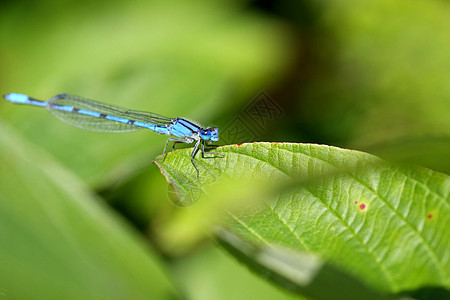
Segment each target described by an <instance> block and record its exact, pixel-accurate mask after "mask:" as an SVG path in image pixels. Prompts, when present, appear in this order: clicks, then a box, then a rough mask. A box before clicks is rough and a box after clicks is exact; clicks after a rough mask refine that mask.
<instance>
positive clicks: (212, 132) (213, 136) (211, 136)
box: [200, 127, 219, 142]
mask: <svg viewBox="0 0 450 300" xmlns="http://www.w3.org/2000/svg"><path fill="white" fill-rule="evenodd" d="M200 137H201V138H202V140H205V141H212V142H217V141H218V140H219V128H217V127H209V128H206V129H203V130H202V131H201V132H200Z"/></svg>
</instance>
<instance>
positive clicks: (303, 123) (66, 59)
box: [0, 0, 450, 299]
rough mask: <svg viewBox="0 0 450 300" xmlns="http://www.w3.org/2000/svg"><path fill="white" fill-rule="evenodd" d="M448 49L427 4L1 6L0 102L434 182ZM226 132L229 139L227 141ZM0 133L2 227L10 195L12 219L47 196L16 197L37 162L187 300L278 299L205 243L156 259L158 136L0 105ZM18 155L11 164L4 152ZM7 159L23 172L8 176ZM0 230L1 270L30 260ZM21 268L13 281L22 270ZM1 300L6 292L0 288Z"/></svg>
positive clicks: (449, 118) (446, 150)
mask: <svg viewBox="0 0 450 300" xmlns="http://www.w3.org/2000/svg"><path fill="white" fill-rule="evenodd" d="M449 36H450V9H449V6H448V2H447V1H443V0H439V1H438V0H431V1H430V0H427V1H425V0H421V1H415V2H414V4H411V3H409V2H399V1H387V0H377V1H356V0H347V1H344V0H341V1H332V2H323V1H315V0H297V1H294V0H289V1H238V0H234V1H206V0H193V1H184V2H182V1H174V0H168V1H49V0H47V1H39V2H34V1H3V2H1V4H0V93H2V94H5V93H9V92H19V93H25V94H29V95H30V96H33V97H35V98H38V99H48V98H50V97H51V96H53V95H55V94H59V93H63V92H64V93H71V94H76V95H80V96H83V97H86V98H91V99H95V100H98V101H102V102H106V103H110V104H116V105H120V106H124V107H127V108H131V109H137V110H146V111H152V112H156V113H159V114H163V115H166V116H169V117H177V116H180V117H186V118H190V119H192V120H196V121H198V122H200V123H201V124H204V125H205V126H218V127H219V128H220V129H221V130H222V131H221V134H222V135H223V137H224V139H222V141H221V142H219V144H222V145H223V144H228V143H238V142H250V141H287V142H306V143H323V144H328V145H335V146H340V147H345V148H349V149H358V150H363V151H366V152H369V153H372V154H376V155H380V156H382V157H384V158H386V159H391V160H399V161H406V162H414V163H416V164H419V165H423V166H427V167H430V168H432V169H434V170H437V171H441V172H445V173H447V174H448V173H450V155H449V154H450V72H449V70H450V55H449V53H450V39H449V38H448V37H449ZM261 92H265V94H261ZM261 95H265V96H264V97H268V98H264V99H266V100H267V99H268V101H269V103H271V104H272V105H273V106H274V107H276V108H277V111H278V112H279V114H277V115H266V116H268V117H267V118H264V124H263V126H258V125H261V124H256V123H255V122H252V120H251V119H249V118H248V116H249V114H248V110H247V109H248V108H249V107H250V108H255V103H256V104H258V103H262V102H261V101H262V100H261V99H263V98H261ZM252 105H253V106H252ZM261 113H262V114H263V115H264V113H267V111H264V109H263V110H262V111H261ZM260 116H261V115H260ZM236 117H238V119H236ZM236 120H238V121H236ZM253 121H254V120H253ZM235 125H239V126H241V127H242V128H243V129H244V130H243V133H242V134H240V135H236V136H234V137H233V132H232V130H233V128H234V127H233V126H235ZM0 128H3V129H2V130H1V131H0V132H2V135H1V136H0V149H3V152H0V153H2V155H3V156H2V160H1V162H2V165H0V178H1V179H3V180H4V182H3V184H2V185H1V190H0V202H1V203H3V204H0V205H2V206H1V208H2V209H1V210H0V213H1V214H2V215H8V214H10V210H8V209H6V208H5V207H8V205H6V204H4V203H6V202H11V201H12V199H14V197H16V198H17V199H21V200H23V203H22V204H21V205H22V206H21V209H23V210H24V211H25V212H27V213H28V214H33V213H34V209H32V207H33V205H31V204H32V202H33V201H35V199H36V198H37V199H41V200H42V199H46V197H55V196H54V195H53V196H52V195H49V193H48V191H46V190H45V189H39V190H40V191H41V193H40V194H39V193H37V192H36V193H31V194H32V195H31V196H29V197H28V196H25V195H21V194H20V193H17V192H16V191H17V189H20V188H21V187H22V186H23V185H33V184H36V183H35V181H36V180H35V179H34V178H33V177H30V176H28V175H26V174H27V173H28V171H27V170H28V169H32V168H37V169H39V170H41V171H40V172H44V173H45V172H50V173H51V172H53V170H54V169H55V168H54V167H49V164H50V165H52V166H53V163H55V164H57V165H58V167H57V169H58V170H59V169H63V170H64V171H63V172H67V173H70V176H68V177H67V178H72V179H70V180H69V179H68V180H69V182H65V183H64V185H65V186H70V184H71V180H77V181H80V182H79V183H77V184H80V185H82V186H84V188H86V190H87V193H89V194H90V195H91V196H87V197H85V199H83V200H78V201H81V202H83V201H84V202H83V203H89V202H90V201H92V199H97V200H98V201H99V202H105V203H107V204H108V205H103V204H102V206H101V210H104V211H105V212H106V213H105V214H102V216H101V217H99V218H98V219H96V220H97V221H95V222H99V223H103V222H109V220H110V219H113V220H116V221H114V222H118V224H120V225H119V227H120V228H122V227H125V228H128V229H127V230H128V231H126V232H127V233H124V234H125V235H129V234H131V235H133V234H135V233H136V232H135V231H136V230H135V229H138V230H140V232H141V233H142V234H140V235H137V237H136V239H137V240H139V241H137V242H136V245H137V246H136V247H137V248H139V249H141V248H140V247H146V249H147V248H151V249H152V250H148V249H147V250H146V251H149V253H150V252H151V253H152V254H151V256H152V260H154V261H157V262H158V263H159V264H161V265H163V267H161V268H162V269H163V270H164V271H162V273H167V274H169V275H167V276H168V278H170V280H169V279H167V278H166V279H167V281H171V282H172V284H173V282H175V285H176V286H177V287H176V288H175V290H177V291H178V292H179V291H182V292H181V294H183V295H186V296H187V297H188V298H192V299H229V298H230V295H231V296H233V297H232V298H233V299H238V296H239V297H242V298H243V299H244V297H245V299H248V296H250V297H253V298H255V299H256V298H258V299H263V298H262V297H266V298H273V297H279V298H280V297H287V298H289V297H290V295H285V294H283V293H282V292H281V291H279V290H278V289H277V288H275V287H272V286H271V285H266V284H265V283H264V282H263V281H262V280H261V279H258V278H254V277H253V276H252V275H251V274H250V273H249V272H248V271H247V270H246V269H245V268H244V267H242V266H239V265H237V263H234V262H233V261H232V259H231V258H229V257H228V256H227V255H225V254H224V253H223V252H221V251H220V250H217V249H216V246H214V245H211V244H207V245H202V246H201V247H198V249H195V250H192V252H190V253H189V254H186V255H185V256H182V257H171V256H170V254H169V253H165V252H164V250H161V249H159V248H158V244H157V241H155V238H154V236H155V235H157V234H158V230H160V228H159V222H160V220H161V219H164V218H165V216H166V215H169V214H170V211H171V210H173V209H174V206H173V204H172V203H171V202H170V200H169V198H168V196H167V190H168V187H167V183H166V182H165V180H164V178H163V176H162V175H161V174H160V173H159V170H158V169H157V167H156V166H155V165H154V164H152V160H153V159H154V158H155V157H156V156H157V155H159V154H161V152H162V149H163V146H164V143H165V140H166V137H164V136H160V135H157V134H152V133H149V132H146V131H138V132H132V133H128V134H107V133H95V132H86V131H83V130H79V129H77V128H74V127H71V126H69V125H66V124H64V123H62V122H60V121H59V120H57V119H55V118H53V116H51V115H50V114H49V113H47V112H46V111H44V110H42V109H38V108H34V107H25V106H16V105H12V104H10V103H7V102H6V101H2V102H0ZM227 130H228V132H227ZM225 137H226V138H225ZM24 147H25V148H26V149H24V150H23V153H21V152H20V151H18V152H14V153H12V152H11V149H12V148H14V149H21V148H24ZM27 151H28V152H27ZM36 153H42V155H43V156H45V157H46V158H45V160H44V159H41V157H42V156H41V155H36ZM12 156H14V157H17V161H21V160H22V158H23V159H25V158H27V159H25V162H26V163H24V164H23V165H21V167H20V168H19V167H17V168H16V165H14V164H12V163H11V162H12V161H15V160H14V159H11V157H12ZM30 157H34V159H29V158H30ZM48 161H51V162H52V163H48ZM16 171H17V174H16V175H17V176H18V178H23V177H24V176H25V177H26V178H25V179H23V182H22V185H19V184H17V182H16V181H11V183H6V179H7V178H10V173H9V172H16ZM37 174H39V173H37ZM36 176H37V177H39V175H36ZM52 178H54V180H50V181H51V182H55V181H56V182H57V181H58V180H57V177H54V176H53V177H52ZM37 182H39V181H37ZM41 184H44V183H41ZM63 190H64V192H65V193H66V194H70V193H71V190H70V189H69V188H67V187H64V188H63ZM90 197H93V198H90ZM71 198H75V197H71ZM27 201H28V202H27ZM67 201H75V200H74V199H72V200H70V199H69V200H67ZM93 201H95V200H93ZM27 203H28V204H27ZM76 205H80V204H79V203H76ZM83 205H88V206H89V204H83ZM111 208H112V209H111ZM87 211H90V209H89V208H88V209H87ZM18 214H19V213H18ZM20 214H21V213H20ZM118 216H122V217H118ZM124 219H125V220H124ZM117 220H118V221H117ZM3 223H4V225H2V226H4V229H3V231H2V232H4V234H5V235H0V243H1V244H2V246H0V247H2V248H0V255H1V256H0V258H2V259H3V260H4V261H8V259H13V258H14V259H17V257H13V258H11V257H9V255H7V254H9V253H10V252H11V251H16V250H17V249H23V248H24V247H28V248H27V249H33V245H34V244H33V241H32V240H29V241H28V243H29V244H28V246H24V245H22V244H19V245H17V248H15V247H16V246H11V247H8V246H7V244H8V243H10V244H11V245H13V244H14V243H13V241H15V240H16V238H17V234H20V231H18V230H17V227H15V226H13V225H12V224H16V223H8V222H7V221H4V222H3ZM17 224H21V223H20V222H19V223H17ZM17 224H16V225H17ZM17 226H19V225H17ZM30 226H31V227H32V225H30ZM77 226H82V225H80V224H78V225H77ZM96 226H97V225H95V224H94V225H92V227H96ZM133 227H134V228H133ZM5 228H6V229H5ZM45 228H46V227H43V229H42V232H43V233H45V232H47V231H46V229H45ZM110 230H113V231H114V230H117V229H110ZM130 232H133V233H130ZM7 234H8V235H7ZM81 235H83V234H81ZM6 236H8V238H6ZM142 240H144V241H142ZM81 241H85V240H84V239H83V238H81ZM53 242H54V240H52V239H48V240H46V239H45V238H44V240H43V243H44V244H45V243H48V244H50V243H53ZM81 243H83V242H81ZM100 244H101V243H100ZM142 244H143V245H145V246H142ZM5 245H6V246H5ZM138 245H141V246H138ZM149 245H150V246H149ZM70 247H71V246H70V244H69V245H68V249H71V248H70ZM117 251H118V252H121V251H123V249H121V248H118V250H117ZM31 252H32V250H30V252H27V251H24V253H23V255H24V257H28V258H30V257H31V256H30V255H31V254H30V253H31ZM45 253H47V252H45ZM48 255H49V259H51V258H52V255H50V254H48ZM149 255H150V254H149ZM76 263H77V262H76V261H74V262H73V264H76ZM44 265H45V264H44ZM15 268H16V267H15ZM22 268H23V270H24V271H23V273H24V274H25V273H27V265H26V264H25V265H23V266H22ZM119 270H120V269H119ZM60 271H61V270H58V268H57V269H56V270H54V271H51V272H55V273H53V274H54V276H60V275H61V274H58V272H60ZM49 272H50V271H49ZM19 273H20V272H19ZM119 273H120V272H119ZM74 276H75V275H74ZM161 276H163V275H161ZM164 276H166V275H164ZM164 276H163V277H164ZM1 278H2V277H0V279H1ZM164 278H165V277H164ZM27 280H30V278H28V279H27V278H23V279H22V281H23V282H24V283H26V282H27ZM19 282H20V280H19ZM118 282H121V281H120V280H118ZM168 289H170V288H168ZM243 291H245V292H243ZM1 293H5V294H6V295H7V291H4V289H3V288H2V283H1V282H0V296H1ZM169 294H171V293H169ZM75 298H76V297H75Z"/></svg>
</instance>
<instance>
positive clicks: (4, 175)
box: [0, 124, 175, 299]
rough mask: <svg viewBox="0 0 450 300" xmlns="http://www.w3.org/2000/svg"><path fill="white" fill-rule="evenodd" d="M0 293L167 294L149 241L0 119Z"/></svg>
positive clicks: (37, 295) (26, 295)
mask: <svg viewBox="0 0 450 300" xmlns="http://www.w3.org/2000/svg"><path fill="white" fill-rule="evenodd" d="M0 136H1V140H0V166H1V168H0V262H1V267H0V295H1V296H6V297H7V298H11V299H36V298H40V299H148V298H149V297H150V298H155V299H167V298H170V297H171V296H173V295H174V294H175V291H174V290H173V288H172V286H171V284H170V282H169V280H168V279H167V277H166V276H165V274H164V271H163V270H162V269H161V267H160V266H159V264H158V262H157V260H156V259H155V257H154V256H153V255H152V253H151V251H150V249H148V248H147V247H146V246H145V245H144V243H143V242H142V241H141V240H140V239H138V238H137V235H136V234H135V233H134V232H133V231H132V230H131V229H130V228H128V227H127V226H125V224H124V222H123V221H122V220H120V219H118V218H117V217H116V216H114V214H113V213H112V212H111V211H109V210H108V209H107V207H106V205H103V204H102V202H101V201H100V199H97V198H96V197H94V196H93V194H92V193H91V192H90V191H89V190H88V189H87V188H86V187H85V186H84V185H83V184H81V183H80V181H79V180H78V179H77V178H76V177H74V176H73V175H71V174H70V173H68V172H67V171H66V170H64V169H62V168H61V167H60V166H59V165H58V164H56V163H55V162H54V161H53V160H52V159H51V158H49V157H48V156H47V154H46V153H45V152H44V151H42V150H40V149H39V148H37V147H35V146H33V145H31V144H27V143H24V142H23V141H22V140H20V139H18V138H17V137H16V136H14V134H13V131H12V129H11V128H8V127H5V126H4V125H2V124H0Z"/></svg>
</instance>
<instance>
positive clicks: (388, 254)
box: [159, 143, 450, 293]
mask: <svg viewBox="0 0 450 300" xmlns="http://www.w3.org/2000/svg"><path fill="white" fill-rule="evenodd" d="M189 150H190V149H186V150H181V151H176V152H174V153H171V154H169V155H168V156H167V157H166V160H165V161H164V162H162V163H159V165H160V168H161V170H162V172H163V173H164V175H165V176H166V178H167V179H168V181H169V182H170V183H171V184H172V185H173V187H174V190H175V191H176V192H177V193H178V194H179V195H181V199H185V200H186V199H187V200H188V201H189V200H190V201H191V202H195V199H196V198H195V199H194V198H192V197H193V196H196V195H197V194H198V193H199V192H201V193H203V196H202V197H203V198H202V201H201V202H200V203H198V205H195V206H193V207H192V209H191V210H188V211H186V210H184V211H180V212H179V213H178V215H177V218H175V220H174V221H172V223H171V224H177V219H180V220H181V219H183V220H193V219H194V218H189V216H196V217H197V218H196V219H198V217H199V215H200V214H199V213H198V212H196V210H198V211H201V212H202V213H203V216H204V217H203V218H204V219H206V220H207V222H208V223H209V224H210V223H211V222H214V221H215V222H218V221H217V217H216V216H217V215H218V212H217V210H220V209H222V210H223V209H226V210H228V209H229V208H230V207H228V206H227V201H228V202H233V203H236V202H238V201H242V202H246V201H249V200H251V201H253V202H255V201H256V202H258V201H261V200H263V201H264V204H263V205H257V206H252V207H251V208H250V209H244V208H242V206H241V209H240V210H237V209H236V207H234V208H233V209H231V211H230V214H231V215H232V218H229V219H228V221H227V223H226V224H227V227H228V228H229V230H231V231H232V232H234V234H237V235H238V236H239V237H240V238H241V239H243V240H244V241H246V242H248V243H252V244H255V245H257V246H261V245H264V246H265V247H273V246H275V245H276V246H282V247H284V248H288V249H291V250H293V251H298V252H310V253H315V254H318V255H320V257H322V258H323V259H325V261H326V262H327V263H330V264H331V265H334V266H337V267H338V268H340V269H342V271H343V272H346V273H349V274H351V275H352V276H353V277H354V278H355V280H358V281H362V282H364V283H366V284H368V285H369V286H371V287H374V288H376V289H377V290H379V291H381V292H384V293H397V292H400V291H405V290H415V289H419V288H422V287H446V288H448V287H449V285H450V279H449V273H450V266H449V264H448V260H449V256H450V248H449V235H448V234H447V233H448V232H449V230H450V227H449V226H450V220H449V215H450V211H449V210H450V209H449V208H450V203H449V202H450V198H449V194H450V178H449V177H448V176H446V175H443V174H440V173H437V172H433V171H431V170H428V169H424V168H420V167H404V166H398V165H391V164H387V163H385V162H383V161H381V160H380V159H378V158H376V157H374V156H371V155H369V154H366V153H362V152H358V151H351V150H344V149H339V148H335V147H329V146H323V145H310V144H291V143H254V144H243V145H240V146H237V145H234V146H225V147H219V148H218V149H216V150H217V152H219V153H221V154H225V157H224V158H219V157H216V158H212V159H202V158H200V155H198V157H197V160H196V161H197V164H198V166H199V168H200V178H199V179H197V178H196V174H195V169H194V168H193V166H192V163H191V161H190V157H189ZM224 178H228V179H230V178H231V179H239V181H241V182H242V180H243V178H252V179H254V180H255V181H257V180H256V179H258V180H260V179H261V178H263V179H264V178H265V179H269V180H270V184H267V185H261V184H259V183H258V184H255V185H253V186H252V185H251V184H250V185H248V190H249V191H248V192H247V193H244V196H243V197H242V198H239V196H238V195H239V193H235V192H234V191H233V188H234V187H236V186H232V185H230V186H229V189H228V191H227V192H225V193H224V192H223V191H224V190H223V189H221V191H222V192H221V194H219V193H217V192H215V190H216V189H217V187H218V186H220V185H219V182H222V181H223V182H226V181H224ZM211 181H213V182H214V181H217V184H214V185H212V186H209V183H210V182H211ZM258 189H259V190H258ZM192 190H196V192H195V193H191V191H192ZM252 194H253V195H254V197H256V199H253V197H252V196H251V195H252ZM210 195H214V197H210ZM218 203H222V204H223V205H219V204H218ZM197 207H198V209H197ZM208 207H209V208H210V210H209V212H208V213H207V214H206V212H207V211H208V210H207V208H208ZM215 210H216V211H215ZM209 214H211V215H212V217H211V218H210V217H209ZM197 222H198V221H197ZM192 224H194V226H198V224H196V223H194V222H185V223H184V227H183V229H182V230H184V231H185V232H187V231H189V226H190V225H192ZM178 227H180V226H178ZM176 228H177V226H174V227H172V228H171V231H172V232H176ZM249 259H250V260H251V259H252V258H251V257H249ZM247 263H249V264H250V262H247ZM330 280H335V279H333V278H330ZM336 282H338V281H336ZM329 286H330V287H333V283H332V282H330V283H329ZM303 288H304V287H303ZM335 288H336V290H338V288H339V287H338V286H335Z"/></svg>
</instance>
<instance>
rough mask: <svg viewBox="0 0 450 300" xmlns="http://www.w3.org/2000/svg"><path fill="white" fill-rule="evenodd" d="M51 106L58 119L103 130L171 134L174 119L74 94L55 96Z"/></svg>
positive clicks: (73, 124) (95, 129)
mask: <svg viewBox="0 0 450 300" xmlns="http://www.w3.org/2000/svg"><path fill="white" fill-rule="evenodd" d="M46 107H47V109H48V110H49V111H50V112H51V113H52V114H53V115H54V116H55V117H57V118H58V119H60V120H62V121H64V122H66V123H68V124H70V125H72V126H75V127H78V128H82V129H85V130H91V131H101V132H127V131H133V130H137V129H141V128H147V129H150V130H153V131H156V132H158V133H161V134H167V128H166V125H167V124H170V123H171V119H170V118H167V117H163V116H160V115H157V114H153V113H148V112H141V111H133V110H127V109H125V108H122V107H118V106H113V105H109V104H104V103H100V102H97V101H94V100H88V99H85V98H82V97H77V96H73V95H67V94H61V95H56V96H54V97H53V98H51V99H50V100H49V101H48V103H47V106H46Z"/></svg>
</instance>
